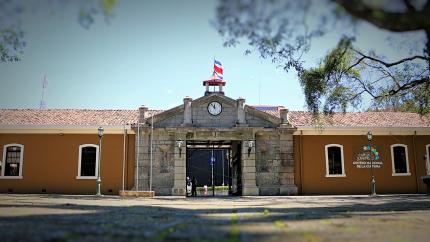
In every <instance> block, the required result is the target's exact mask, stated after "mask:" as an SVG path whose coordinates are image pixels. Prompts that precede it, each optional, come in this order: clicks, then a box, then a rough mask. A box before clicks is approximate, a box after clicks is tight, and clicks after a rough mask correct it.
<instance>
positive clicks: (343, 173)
mask: <svg viewBox="0 0 430 242" xmlns="http://www.w3.org/2000/svg"><path fill="white" fill-rule="evenodd" d="M329 147H338V148H340V158H341V162H342V174H330V171H329V164H328V163H329V162H328V161H329V159H328V148H329ZM325 177H346V173H345V162H344V157H343V145H340V144H328V145H325Z"/></svg>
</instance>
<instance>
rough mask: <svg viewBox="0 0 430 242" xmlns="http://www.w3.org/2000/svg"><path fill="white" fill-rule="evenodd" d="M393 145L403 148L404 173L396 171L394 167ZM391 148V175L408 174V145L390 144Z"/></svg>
mask: <svg viewBox="0 0 430 242" xmlns="http://www.w3.org/2000/svg"><path fill="white" fill-rule="evenodd" d="M394 147H403V148H404V149H405V156H406V159H405V160H406V173H396V169H395V166H394ZM390 149H391V169H392V172H393V173H392V176H410V175H411V173H410V171H409V155H408V146H407V145H405V144H392V145H391V146H390Z"/></svg>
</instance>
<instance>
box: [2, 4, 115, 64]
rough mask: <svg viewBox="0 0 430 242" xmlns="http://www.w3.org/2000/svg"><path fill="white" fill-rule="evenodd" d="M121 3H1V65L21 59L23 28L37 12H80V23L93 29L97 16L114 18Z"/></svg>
mask: <svg viewBox="0 0 430 242" xmlns="http://www.w3.org/2000/svg"><path fill="white" fill-rule="evenodd" d="M116 4H117V0H74V1H63V0H54V1H52V0H38V1H22V0H16V1H12V0H0V63H7V62H16V61H19V60H21V57H22V55H23V52H24V49H25V46H26V42H25V32H24V31H23V29H22V22H23V17H24V15H25V14H29V13H30V14H31V13H34V12H37V11H50V13H51V14H52V13H54V14H55V13H59V12H62V11H64V10H65V9H67V8H72V9H75V10H76V13H77V15H78V16H77V22H78V23H79V24H80V25H81V26H82V27H83V28H85V29H89V28H90V27H91V25H92V24H93V23H94V22H95V17H96V16H98V15H101V16H103V17H104V19H105V21H107V22H108V21H109V20H110V19H111V18H112V17H113V9H114V7H115V6H116Z"/></svg>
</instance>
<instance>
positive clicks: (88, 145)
mask: <svg viewBox="0 0 430 242" xmlns="http://www.w3.org/2000/svg"><path fill="white" fill-rule="evenodd" d="M85 147H95V148H96V172H95V176H81V159H82V149H83V148H85ZM98 167H99V146H98V145H95V144H83V145H80V146H79V157H78V175H77V176H76V179H83V180H85V179H87V180H91V179H97V176H98Z"/></svg>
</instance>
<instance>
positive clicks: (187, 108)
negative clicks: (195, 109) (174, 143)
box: [182, 96, 193, 126]
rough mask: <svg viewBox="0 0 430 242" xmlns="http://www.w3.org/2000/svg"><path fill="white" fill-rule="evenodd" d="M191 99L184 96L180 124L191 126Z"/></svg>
mask: <svg viewBox="0 0 430 242" xmlns="http://www.w3.org/2000/svg"><path fill="white" fill-rule="evenodd" d="M192 100H193V99H192V98H190V97H188V96H186V97H185V98H184V123H183V124H182V125H183V126H191V125H192V123H193V120H192V115H191V114H192V110H191V101H192Z"/></svg>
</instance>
